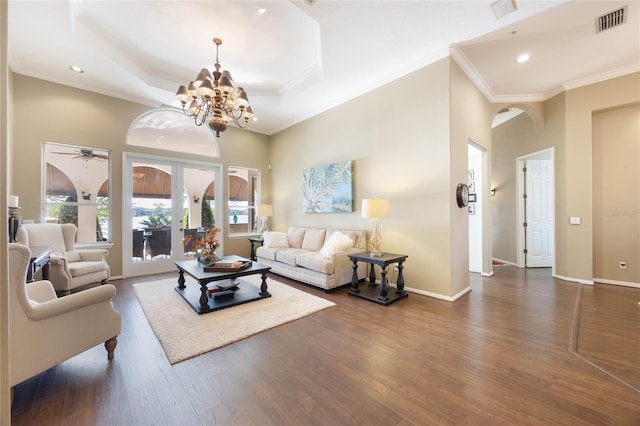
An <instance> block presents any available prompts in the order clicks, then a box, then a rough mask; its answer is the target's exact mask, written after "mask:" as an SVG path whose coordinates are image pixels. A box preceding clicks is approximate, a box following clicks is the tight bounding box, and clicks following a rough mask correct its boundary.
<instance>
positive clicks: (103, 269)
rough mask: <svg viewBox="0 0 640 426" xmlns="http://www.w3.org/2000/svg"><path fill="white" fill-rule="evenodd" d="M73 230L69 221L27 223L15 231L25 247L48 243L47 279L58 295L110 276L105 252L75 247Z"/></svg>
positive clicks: (75, 228)
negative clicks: (49, 249)
mask: <svg viewBox="0 0 640 426" xmlns="http://www.w3.org/2000/svg"><path fill="white" fill-rule="evenodd" d="M76 232H78V228H77V227H76V226H75V225H74V224H72V223H63V224H57V223H27V224H23V225H22V227H21V228H20V230H19V231H18V241H19V242H21V243H22V244H24V245H26V246H27V247H39V246H51V262H50V266H49V280H50V281H51V283H52V284H53V287H54V288H55V289H56V291H58V292H60V294H62V295H67V294H69V293H70V292H71V290H73V289H76V288H78V287H81V286H84V285H87V284H91V283H97V282H99V283H101V284H104V283H106V282H107V280H108V279H109V276H110V275H111V269H110V268H109V264H108V263H107V255H108V253H109V252H108V251H107V250H102V249H99V250H95V249H91V250H76V249H75V238H76Z"/></svg>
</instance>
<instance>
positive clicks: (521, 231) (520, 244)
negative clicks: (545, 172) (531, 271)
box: [516, 147, 557, 275]
mask: <svg viewBox="0 0 640 426" xmlns="http://www.w3.org/2000/svg"><path fill="white" fill-rule="evenodd" d="M543 156H544V157H548V158H550V161H551V165H552V169H553V175H552V178H551V179H552V184H551V187H552V188H553V194H552V196H551V212H552V214H551V217H552V218H553V265H552V267H551V271H552V275H555V271H556V255H555V238H556V235H557V232H556V231H557V230H556V207H555V151H554V148H553V147H552V148H547V149H543V150H540V151H536V152H533V153H530V154H526V155H523V156H521V157H516V179H517V185H518V193H517V196H516V203H517V211H518V221H517V222H516V235H517V255H518V256H517V258H518V263H517V265H518V267H520V268H524V267H525V263H526V262H525V253H524V248H525V232H526V230H525V228H524V227H523V226H522V224H523V223H524V221H525V214H526V212H525V208H524V203H523V202H522V197H523V195H524V191H525V179H524V176H523V173H522V168H523V167H524V164H525V163H526V160H529V159H531V160H533V159H539V158H540V157H543Z"/></svg>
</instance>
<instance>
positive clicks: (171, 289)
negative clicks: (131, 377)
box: [133, 275, 335, 364]
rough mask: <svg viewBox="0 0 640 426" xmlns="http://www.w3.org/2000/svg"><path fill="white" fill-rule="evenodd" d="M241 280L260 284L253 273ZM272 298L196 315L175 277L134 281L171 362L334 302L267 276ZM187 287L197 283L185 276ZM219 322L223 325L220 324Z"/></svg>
mask: <svg viewBox="0 0 640 426" xmlns="http://www.w3.org/2000/svg"><path fill="white" fill-rule="evenodd" d="M243 280H245V281H247V282H249V283H251V284H253V285H255V286H256V287H259V286H260V277H259V276H258V275H255V276H248V277H243ZM267 284H268V287H269V293H271V297H269V298H266V299H262V300H258V301H255V302H251V303H246V304H243V305H239V306H234V307H232V308H227V309H222V310H219V311H215V312H210V313H207V314H203V315H198V314H197V313H196V312H195V311H194V310H193V308H192V307H191V305H189V304H188V303H187V302H186V301H185V300H184V299H183V298H182V296H180V295H179V294H178V293H177V292H176V291H175V287H176V285H177V279H176V278H171V279H165V280H161V281H153V282H145V283H138V284H134V285H133V287H134V289H135V291H136V295H137V296H138V300H139V301H140V305H141V306H142V310H143V311H144V313H145V315H146V316H147V319H148V320H149V324H150V325H151V328H152V329H153V332H154V333H155V335H156V337H157V338H158V340H159V341H160V344H161V345H162V348H163V349H164V351H165V353H166V354H167V358H168V359H169V362H170V363H171V364H175V363H177V362H180V361H184V360H185V359H189V358H192V357H194V356H197V355H200V354H203V353H206V352H209V351H211V350H214V349H217V348H219V347H222V346H225V345H228V344H230V343H233V342H237V341H238V340H241V339H244V338H247V337H249V336H252V335H254V334H257V333H260V332H262V331H265V330H268V329H270V328H273V327H277V326H279V325H282V324H285V323H287V322H290V321H294V320H297V319H299V318H302V317H304V316H307V315H310V314H312V313H314V312H318V311H320V310H322V309H326V308H329V307H331V306H335V303H333V302H331V301H329V300H326V299H323V298H321V297H317V296H314V295H312V294H308V293H305V292H303V291H300V290H297V289H295V288H293V287H289V286H288V285H285V284H282V283H279V282H277V281H274V280H272V279H268V280H267ZM186 285H187V286H197V285H198V284H196V283H195V281H189V280H187V283H186ZM222 324H224V326H223V327H221V325H222Z"/></svg>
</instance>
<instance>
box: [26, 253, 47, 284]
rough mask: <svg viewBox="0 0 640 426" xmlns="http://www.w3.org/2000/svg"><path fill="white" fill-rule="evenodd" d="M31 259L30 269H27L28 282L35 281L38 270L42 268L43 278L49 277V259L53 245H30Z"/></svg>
mask: <svg viewBox="0 0 640 426" xmlns="http://www.w3.org/2000/svg"><path fill="white" fill-rule="evenodd" d="M29 250H31V259H29V269H27V282H28V283H30V282H33V281H35V276H36V274H37V273H38V271H40V270H42V279H43V280H48V279H49V261H50V260H51V246H44V247H38V246H34V247H29Z"/></svg>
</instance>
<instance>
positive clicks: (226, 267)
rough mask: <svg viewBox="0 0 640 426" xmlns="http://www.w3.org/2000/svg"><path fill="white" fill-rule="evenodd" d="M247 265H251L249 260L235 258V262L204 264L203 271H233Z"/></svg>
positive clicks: (244, 267)
mask: <svg viewBox="0 0 640 426" xmlns="http://www.w3.org/2000/svg"><path fill="white" fill-rule="evenodd" d="M249 266H251V261H250V260H245V261H240V260H237V261H235V262H216V263H214V264H213V265H210V266H205V267H204V268H203V270H204V272H233V271H241V270H243V269H246V268H248V267H249Z"/></svg>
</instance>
